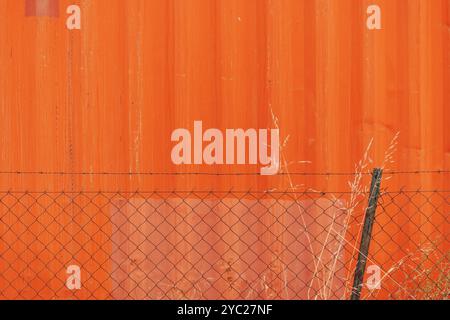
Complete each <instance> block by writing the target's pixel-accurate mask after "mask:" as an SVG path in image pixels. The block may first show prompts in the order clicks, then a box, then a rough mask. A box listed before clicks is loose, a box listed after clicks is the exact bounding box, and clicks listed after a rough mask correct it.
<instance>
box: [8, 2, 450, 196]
mask: <svg viewBox="0 0 450 320" xmlns="http://www.w3.org/2000/svg"><path fill="white" fill-rule="evenodd" d="M72 3H76V4H79V5H80V6H81V10H82V29H81V30H73V31H69V30H67V29H66V27H65V20H66V16H67V15H66V14H65V9H66V7H67V6H68V5H69V4H72ZM370 4H378V5H379V6H380V7H381V8H382V26H383V28H382V30H374V31H369V30H367V29H366V17H367V15H366V8H367V7H368V6H369V5H370ZM59 10H60V15H59V17H26V16H25V1H18V0H0V115H1V116H0V130H1V132H0V171H64V172H129V171H132V172H176V171H182V172H185V171H192V172H198V171H201V172H226V173H232V172H237V171H239V172H243V171H244V172H255V171H256V170H255V169H256V168H255V167H253V166H244V167H239V166H228V167H214V166H213V167H206V166H200V167H197V166H190V167H176V166H174V165H173V164H172V163H171V159H170V152H171V148H172V147H173V144H172V143H171V142H170V135H171V132H172V131H173V130H174V129H176V128H181V127H186V128H192V126H193V121H194V120H203V124H204V126H206V127H214V128H220V129H225V128H240V127H242V128H273V127H274V123H273V119H272V111H273V114H274V115H276V117H278V119H279V125H280V129H281V135H282V139H283V140H284V139H285V138H286V137H288V136H289V141H288V143H287V144H286V146H285V147H284V148H283V150H282V153H283V157H284V158H285V159H286V160H287V161H288V162H292V163H291V164H290V166H289V171H291V172H299V171H301V172H349V171H350V172H351V171H353V170H354V165H355V163H357V162H358V161H359V160H360V159H361V157H362V155H363V154H364V151H365V149H366V147H367V145H368V144H369V141H370V140H371V139H372V138H373V139H374V144H373V154H372V158H373V164H372V165H373V166H380V165H382V162H383V159H384V157H385V152H386V150H387V149H388V147H389V145H390V143H391V140H392V139H393V137H394V136H395V135H396V133H397V132H400V136H399V144H398V147H397V150H396V152H395V155H394V162H393V163H389V165H388V166H387V168H388V169H391V170H401V171H409V170H414V171H415V170H430V169H433V170H434V169H444V170H449V169H450V154H449V150H450V138H449V137H450V135H449V134H448V133H449V129H448V120H449V112H450V111H449V107H450V106H449V92H450V90H449V89H450V86H449V83H450V68H449V65H450V56H449V50H448V49H449V45H450V44H449V37H450V35H449V13H450V5H449V1H448V0H371V1H367V0H304V1H303V0H245V1H244V0H217V1H214V0H127V1H121V0H85V1H83V0H79V1H76V0H73V1H69V0H60V1H59ZM293 179H294V181H293V183H295V184H302V185H305V186H306V187H310V188H314V189H317V190H344V189H345V190H347V189H348V185H347V180H348V177H338V178H336V177H335V178H328V179H325V178H323V177H317V176H311V177H304V176H297V177H294V178H293ZM290 184H291V181H289V180H288V179H287V178H286V177H284V176H282V177H279V176H277V177H256V176H255V177H252V176H245V177H242V176H223V177H207V176H189V177H183V176H169V177H167V176H164V177H161V176H156V177H153V176H132V177H129V176H116V175H113V176H90V175H83V176H76V175H69V176H61V175H54V176H48V175H44V176H42V175H0V188H1V189H2V190H21V191H23V190H41V191H42V190H69V191H77V190H114V191H115V190H135V189H137V188H139V189H141V190H153V189H159V190H161V189H166V190H167V189H168V190H173V189H179V190H192V189H196V190H229V189H230V188H234V189H236V190H248V189H253V190H267V189H271V188H278V189H285V188H288V187H289V186H290ZM449 185H450V182H449V181H448V180H447V181H445V180H444V178H443V177H442V175H400V176H394V177H393V178H392V179H391V180H390V181H389V187H390V188H393V189H395V188H399V187H401V186H411V187H414V188H416V187H422V188H425V189H426V188H432V189H448V187H449Z"/></svg>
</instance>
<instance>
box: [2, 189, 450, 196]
mask: <svg viewBox="0 0 450 320" xmlns="http://www.w3.org/2000/svg"><path fill="white" fill-rule="evenodd" d="M353 193H354V192H352V191H315V190H306V191H295V190H286V191H282V190H280V191H276V190H275V191H272V190H268V191H258V190H247V191H242V190H228V191H224V190H190V191H188V190H134V191H132V190H131V191H130V190H116V191H114V190H77V191H75V190H58V191H55V190H54V191H46V190H42V191H39V190H33V191H30V190H0V194H212V195H214V194H240V195H251V194H261V195H264V194H267V195H270V194H274V195H283V194H286V195H289V194H292V195H301V194H305V195H308V194H311V195H337V194H338V195H339V194H342V195H344V194H353ZM360 193H362V194H368V193H369V192H368V191H366V192H360ZM414 193H450V190H421V189H416V190H396V191H381V193H380V194H381V195H383V194H387V195H389V194H414Z"/></svg>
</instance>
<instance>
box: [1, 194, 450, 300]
mask: <svg viewBox="0 0 450 320" xmlns="http://www.w3.org/2000/svg"><path fill="white" fill-rule="evenodd" d="M449 196H450V191H420V190H419V191H403V190H400V191H395V192H388V191H384V192H382V193H381V195H380V198H379V201H378V210H377V213H376V218H375V224H374V226H373V232H372V237H371V241H370V250H369V254H368V256H367V268H366V273H365V278H364V285H363V289H362V293H361V298H362V299H448V298H449V295H450V289H449V283H450V250H449V249H450V238H449V236H450V235H449V225H450V218H449V213H450V210H449V209H450V203H449V202H450V201H449V199H450V197H449ZM367 198H368V195H367V194H365V193H364V192H362V193H361V194H359V195H358V197H355V194H354V193H352V192H342V193H336V192H316V191H304V192H236V191H229V192H218V191H211V192H162V191H155V192H10V191H8V192H0V298H2V299H349V297H350V295H351V292H352V285H353V277H354V272H355V266H356V262H357V257H358V253H359V245H360V240H361V239H360V238H361V229H362V225H363V222H364V211H365V208H366V206H367ZM358 199H359V200H358Z"/></svg>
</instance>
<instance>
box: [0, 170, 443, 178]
mask: <svg viewBox="0 0 450 320" xmlns="http://www.w3.org/2000/svg"><path fill="white" fill-rule="evenodd" d="M384 174H385V175H406V174H450V170H413V171H395V170H385V171H384ZM0 175H55V176H264V177H266V176H265V175H262V174H261V173H260V172H230V173H217V172H66V171H0ZM357 175H372V172H369V171H368V172H279V173H277V174H276V175H275V176H357ZM269 177H270V176H269Z"/></svg>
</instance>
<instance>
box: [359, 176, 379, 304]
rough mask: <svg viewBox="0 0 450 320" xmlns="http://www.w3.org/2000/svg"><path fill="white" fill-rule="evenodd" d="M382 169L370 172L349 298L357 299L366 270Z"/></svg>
mask: <svg viewBox="0 0 450 320" xmlns="http://www.w3.org/2000/svg"><path fill="white" fill-rule="evenodd" d="M382 175H383V170H382V169H379V168H377V169H374V170H373V173H372V183H371V185H370V195H369V204H368V206H367V209H366V214H365V219H364V226H363V231H362V236H361V244H360V247H359V255H358V262H357V265H356V269H355V278H354V281H353V288H352V295H351V300H359V299H360V296H361V289H362V287H363V280H364V272H365V270H366V263H367V255H368V253H369V246H370V240H371V238H372V228H373V222H374V220H375V211H376V210H377V204H378V197H379V196H380V185H381V177H382Z"/></svg>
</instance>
